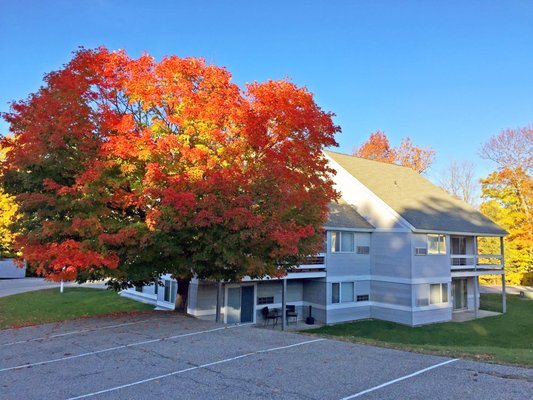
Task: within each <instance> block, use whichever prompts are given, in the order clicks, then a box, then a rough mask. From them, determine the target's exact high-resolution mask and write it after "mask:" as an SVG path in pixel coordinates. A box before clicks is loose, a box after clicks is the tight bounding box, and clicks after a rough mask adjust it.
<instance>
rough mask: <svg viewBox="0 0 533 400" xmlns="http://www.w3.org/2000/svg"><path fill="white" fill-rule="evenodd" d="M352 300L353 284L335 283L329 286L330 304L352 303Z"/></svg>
mask: <svg viewBox="0 0 533 400" xmlns="http://www.w3.org/2000/svg"><path fill="white" fill-rule="evenodd" d="M353 298H354V283H353V282H340V283H339V282H336V283H332V284H331V302H332V303H333V304H336V303H352V302H353Z"/></svg>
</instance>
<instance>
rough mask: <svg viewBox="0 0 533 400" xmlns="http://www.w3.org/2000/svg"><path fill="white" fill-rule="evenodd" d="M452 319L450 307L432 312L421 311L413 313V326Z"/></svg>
mask: <svg viewBox="0 0 533 400" xmlns="http://www.w3.org/2000/svg"><path fill="white" fill-rule="evenodd" d="M451 319H452V307H451V306H450V307H443V308H438V309H433V310H421V311H414V312H413V325H425V324H433V323H435V322H446V321H451Z"/></svg>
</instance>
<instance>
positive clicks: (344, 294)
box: [341, 282, 353, 303]
mask: <svg viewBox="0 0 533 400" xmlns="http://www.w3.org/2000/svg"><path fill="white" fill-rule="evenodd" d="M352 301H353V282H342V283H341V303H350V302H352Z"/></svg>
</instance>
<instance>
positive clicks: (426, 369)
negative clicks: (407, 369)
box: [341, 358, 459, 400]
mask: <svg viewBox="0 0 533 400" xmlns="http://www.w3.org/2000/svg"><path fill="white" fill-rule="evenodd" d="M456 361H459V360H458V359H457V358H454V359H452V360H448V361H444V362H441V363H439V364H436V365H432V366H431V367H427V368H424V369H421V370H420V371H416V372H413V373H412V374H409V375H405V376H402V377H401V378H397V379H394V380H392V381H389V382H385V383H382V384H381V385H378V386H374V387H373V388H370V389H366V390H363V391H362V392H359V393H356V394H353V395H351V396H348V397H343V398H342V399H341V400H349V399H355V398H356V397H360V396H363V395H365V394H367V393H370V392H373V391H375V390H378V389H381V388H384V387H386V386H389V385H392V384H394V383H397V382H401V381H403V380H405V379H409V378H412V377H414V376H417V375H420V374H423V373H424V372H427V371H431V370H432V369H435V368H439V367H442V366H444V365H447V364H451V363H453V362H456Z"/></svg>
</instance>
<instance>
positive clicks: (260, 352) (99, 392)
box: [68, 339, 326, 400]
mask: <svg viewBox="0 0 533 400" xmlns="http://www.w3.org/2000/svg"><path fill="white" fill-rule="evenodd" d="M324 340H326V339H314V340H307V341H305V342H299V343H294V344H290V345H287V346H279V347H272V348H270V349H264V350H258V351H253V352H251V353H245V354H241V355H240V356H236V357H231V358H226V359H224V360H218V361H213V362H210V363H207V364H202V365H197V366H195V367H190V368H185V369H180V370H178V371H173V372H169V373H168V374H164V375H158V376H154V377H152V378H147V379H143V380H140V381H136V382H132V383H127V384H125V385H120V386H115V387H112V388H109V389H104V390H100V391H98V392H93V393H87V394H82V395H80V396H76V397H70V398H69V399H68V400H77V399H85V398H87V397H93V396H97V395H99V394H104V393H109V392H114V391H116V390H120V389H125V388H128V387H132V386H136V385H141V384H143V383H147V382H152V381H155V380H158V379H163V378H168V377H169V376H174V375H180V374H183V373H185V372H190V371H195V370H198V369H202V368H207V367H212V366H213V365H218V364H224V363H228V362H231V361H235V360H240V359H241V358H245V357H250V356H253V355H255V354H262V353H269V352H272V351H277V350H284V349H289V348H291V347H297V346H303V345H305V344H311V343H316V342H322V341H324Z"/></svg>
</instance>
